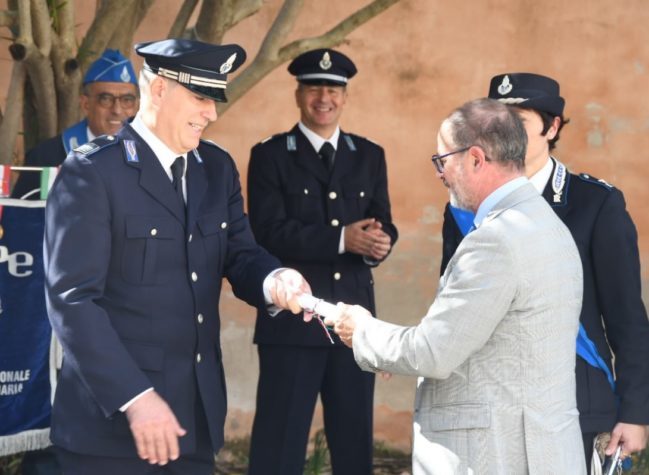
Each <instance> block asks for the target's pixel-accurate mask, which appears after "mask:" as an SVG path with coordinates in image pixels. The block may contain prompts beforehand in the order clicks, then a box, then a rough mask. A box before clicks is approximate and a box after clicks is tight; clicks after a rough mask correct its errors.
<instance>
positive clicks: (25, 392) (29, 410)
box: [0, 199, 52, 456]
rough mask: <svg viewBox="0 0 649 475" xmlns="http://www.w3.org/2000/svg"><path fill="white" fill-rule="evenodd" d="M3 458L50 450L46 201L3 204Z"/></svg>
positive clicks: (0, 387)
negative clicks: (32, 451) (44, 244)
mask: <svg viewBox="0 0 649 475" xmlns="http://www.w3.org/2000/svg"><path fill="white" fill-rule="evenodd" d="M0 206H2V208H3V213H2V219H1V222H0V226H1V227H2V229H3V231H4V232H3V235H2V237H0V456H1V455H8V454H12V453H16V452H21V451H25V450H36V449H41V448H44V447H47V446H48V445H50V441H49V425H50V412H51V389H50V342H51V339H52V337H51V335H52V331H51V328H50V324H49V321H48V319H47V312H46V309H45V291H44V272H43V251H42V249H43V229H44V206H45V203H44V202H43V201H31V202H28V201H20V200H4V199H0Z"/></svg>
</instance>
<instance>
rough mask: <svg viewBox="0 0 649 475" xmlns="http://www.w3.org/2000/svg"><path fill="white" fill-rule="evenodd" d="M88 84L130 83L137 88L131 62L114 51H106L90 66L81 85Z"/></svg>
mask: <svg viewBox="0 0 649 475" xmlns="http://www.w3.org/2000/svg"><path fill="white" fill-rule="evenodd" d="M90 82H130V83H131V84H135V85H136V86H137V77H136V76H135V70H134V69H133V65H132V64H131V62H130V61H129V60H128V59H127V58H126V57H124V56H123V55H122V53H120V52H119V51H118V50H116V49H107V50H106V51H104V54H102V55H101V57H100V58H99V59H98V60H96V61H95V62H94V63H92V64H91V65H90V68H89V69H88V72H87V73H86V75H85V77H84V78H83V85H84V86H85V85H86V84H88V83H90Z"/></svg>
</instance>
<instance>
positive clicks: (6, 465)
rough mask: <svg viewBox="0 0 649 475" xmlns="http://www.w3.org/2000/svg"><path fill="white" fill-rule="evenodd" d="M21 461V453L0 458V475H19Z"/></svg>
mask: <svg viewBox="0 0 649 475" xmlns="http://www.w3.org/2000/svg"><path fill="white" fill-rule="evenodd" d="M22 460H23V454H22V453H21V454H15V455H7V456H6V457H0V473H1V474H2V475H20V462H22Z"/></svg>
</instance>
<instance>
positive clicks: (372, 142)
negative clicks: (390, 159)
mask: <svg viewBox="0 0 649 475" xmlns="http://www.w3.org/2000/svg"><path fill="white" fill-rule="evenodd" d="M343 135H347V136H349V137H353V138H355V139H360V140H365V141H366V142H369V143H371V144H374V145H376V146H377V147H380V146H381V145H380V144H378V143H376V142H375V141H374V140H372V139H368V138H367V137H363V136H362V135H357V134H348V133H344V134H343Z"/></svg>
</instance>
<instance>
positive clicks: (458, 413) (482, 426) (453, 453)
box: [353, 184, 586, 475]
mask: <svg viewBox="0 0 649 475" xmlns="http://www.w3.org/2000/svg"><path fill="white" fill-rule="evenodd" d="M581 298H582V268H581V263H580V260H579V254H578V252H577V247H576V245H575V243H574V241H573V239H572V237H571V235H570V232H569V231H568V229H567V228H566V227H565V226H564V225H563V223H562V222H561V221H560V220H559V218H557V216H556V215H555V213H554V212H553V211H552V209H551V208H550V207H549V206H548V204H547V203H546V202H545V201H544V200H543V198H542V197H541V196H539V194H538V192H537V191H536V190H535V189H534V188H533V187H532V185H530V184H526V185H524V186H522V187H520V188H518V189H516V190H515V191H513V192H512V193H510V194H509V195H507V196H506V197H505V198H503V199H502V200H501V201H500V202H499V203H498V204H497V205H496V206H495V207H494V208H493V210H492V211H491V212H490V213H489V214H488V215H487V217H486V218H485V219H484V221H483V222H482V224H481V225H480V227H479V228H478V229H477V230H475V231H474V232H472V233H470V234H469V235H468V236H467V237H466V238H465V239H464V240H463V241H462V243H461V244H460V246H459V248H458V249H457V251H456V253H455V255H454V256H453V258H452V259H451V261H450V263H449V265H448V268H447V269H446V272H445V273H444V275H443V276H442V278H441V280H440V285H439V290H438V294H437V297H436V299H435V301H434V302H433V304H432V305H431V307H430V309H429V310H428V313H427V314H426V316H425V317H424V318H423V319H422V321H421V323H420V324H419V325H417V326H416V327H408V328H407V327H401V326H397V325H393V324H390V323H386V322H382V321H379V320H374V319H369V318H368V319H361V320H360V321H359V324H358V326H357V328H356V331H355V332H354V339H353V342H354V356H355V358H356V361H357V362H358V364H359V365H360V366H361V367H362V368H363V369H365V370H369V371H376V370H378V369H381V370H385V371H389V372H392V373H398V374H407V375H416V376H420V378H419V380H418V384H417V396H416V401H415V414H414V436H413V440H414V447H413V472H414V474H436V475H437V474H440V475H442V474H443V475H449V474H480V475H483V474H525V473H532V474H557V473H570V474H577V475H579V474H585V473H586V467H585V464H584V453H583V446H582V440H581V433H580V429H579V420H578V412H577V407H576V398H575V340H576V337H577V331H578V325H579V311H580V308H581Z"/></svg>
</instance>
